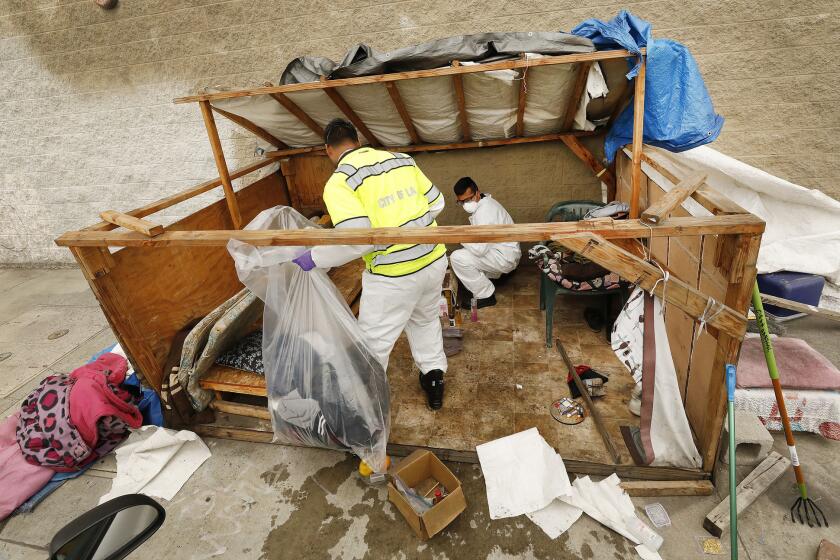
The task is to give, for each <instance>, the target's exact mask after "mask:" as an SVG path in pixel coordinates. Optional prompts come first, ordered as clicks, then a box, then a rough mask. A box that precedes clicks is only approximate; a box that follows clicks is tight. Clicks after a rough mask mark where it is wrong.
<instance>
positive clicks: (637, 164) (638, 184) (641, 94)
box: [630, 55, 647, 218]
mask: <svg viewBox="0 0 840 560" xmlns="http://www.w3.org/2000/svg"><path fill="white" fill-rule="evenodd" d="M640 58H641V60H640V61H639V74H638V75H637V76H636V83H635V88H634V93H633V152H632V162H633V167H632V169H631V170H630V217H631V218H638V217H639V213H640V208H639V196H640V194H641V192H642V143H643V142H644V129H645V72H646V67H647V60H646V57H645V56H644V55H642V56H641V57H640Z"/></svg>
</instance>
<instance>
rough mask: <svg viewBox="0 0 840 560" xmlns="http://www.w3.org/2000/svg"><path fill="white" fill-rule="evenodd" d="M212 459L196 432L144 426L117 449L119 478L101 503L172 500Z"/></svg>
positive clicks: (100, 500)
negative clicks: (132, 497) (131, 498)
mask: <svg viewBox="0 0 840 560" xmlns="http://www.w3.org/2000/svg"><path fill="white" fill-rule="evenodd" d="M209 457H210V450H209V449H208V448H207V446H206V445H205V444H204V442H203V441H201V438H200V437H198V435H196V434H195V433H193V432H190V431H188V430H181V431H178V432H176V431H174V430H167V429H166V428H161V427H159V426H143V427H142V428H140V429H139V430H136V431H134V432H132V433H131V435H130V436H129V437H128V439H127V440H126V441H125V443H123V444H122V445H120V446H119V447H118V448H117V450H116V458H117V476H116V478H114V482H113V484H112V485H111V490H110V491H109V492H108V493H107V494H105V495H104V496H102V498H100V499H99V503H100V504H101V503H104V502H106V501H108V500H110V499H112V498H116V497H117V496H122V495H124V494H137V493H140V494H146V495H147V496H153V497H156V498H162V499H164V500H171V499H172V498H174V497H175V494H177V493H178V490H180V489H181V487H182V486H183V485H184V483H185V482H186V481H187V480H188V479H189V478H190V477H191V476H192V475H193V473H194V472H195V471H196V469H198V467H200V466H201V465H202V463H204V461H206V460H207V459H208V458H209Z"/></svg>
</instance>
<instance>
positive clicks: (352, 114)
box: [324, 88, 382, 147]
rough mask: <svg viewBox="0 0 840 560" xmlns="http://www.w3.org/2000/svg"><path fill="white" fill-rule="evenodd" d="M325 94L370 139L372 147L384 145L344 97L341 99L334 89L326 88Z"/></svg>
mask: <svg viewBox="0 0 840 560" xmlns="http://www.w3.org/2000/svg"><path fill="white" fill-rule="evenodd" d="M324 93H326V94H327V96H328V97H329V98H330V99H332V101H333V103H335V105H336V107H338V109H339V110H340V111H341V112H342V113H344V116H345V117H347V119H348V120H349V121H350V122H351V123H353V126H355V127H356V130H358V131H359V132H361V133H362V134H364V136H365V138H367V139H368V142H370V145H371V146H373V147H379V146H381V145H382V142H380V141H379V139H378V138H376V136H374V134H373V133H372V132H371V131H370V129H368V127H367V125H366V124H365V123H364V122H363V121H362V119H360V118H359V115H357V114H356V111H354V110H353V108H352V107H350V105H348V104H347V101H345V100H344V98H343V97H341V94H340V93H338V92H337V91H336V90H335V89H333V88H326V89H325V90H324Z"/></svg>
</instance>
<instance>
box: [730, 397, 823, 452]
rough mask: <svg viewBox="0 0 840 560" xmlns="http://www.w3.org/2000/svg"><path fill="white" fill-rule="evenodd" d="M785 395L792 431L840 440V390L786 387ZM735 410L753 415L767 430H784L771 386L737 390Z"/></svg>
mask: <svg viewBox="0 0 840 560" xmlns="http://www.w3.org/2000/svg"><path fill="white" fill-rule="evenodd" d="M784 394H785V406H786V407H787V412H788V416H789V417H790V424H791V429H793V431H795V432H811V433H814V434H819V435H821V436H823V437H825V438H828V439H833V440H838V441H840V392H837V391H816V390H796V389H787V390H785V391H784ZM735 409H736V410H745V411H748V412H752V413H754V414H756V415H757V416H758V418H759V419H760V420H761V422H762V423H763V424H764V425H765V426H766V427H767V429H768V430H772V431H781V430H782V429H783V428H782V420H781V417H780V416H779V407H778V406H777V405H776V396H775V394H774V393H773V389H760V388H753V389H736V390H735Z"/></svg>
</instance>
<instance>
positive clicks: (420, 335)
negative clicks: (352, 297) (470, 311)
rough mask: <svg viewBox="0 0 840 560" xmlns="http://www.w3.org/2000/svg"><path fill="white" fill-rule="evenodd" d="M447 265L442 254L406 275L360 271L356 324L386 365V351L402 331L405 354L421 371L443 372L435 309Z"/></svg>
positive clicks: (388, 350) (389, 350)
mask: <svg viewBox="0 0 840 560" xmlns="http://www.w3.org/2000/svg"><path fill="white" fill-rule="evenodd" d="M447 265H448V263H447V260H446V257H445V256H444V257H441V258H439V259H438V260H436V261H435V262H433V263H432V264H430V265H429V266H427V267H426V268H424V269H422V270H418V271H417V272H415V273H414V274H409V275H407V276H400V277H397V278H390V277H387V276H380V275H376V274H371V273H370V272H367V271H365V272H364V273H363V274H362V295H361V299H360V303H359V323H358V324H359V329H360V330H361V331H362V334H363V335H364V336H365V340H366V341H367V344H368V348H369V349H370V350H371V352H373V354H374V356H376V358H377V359H378V360H379V361H380V363H382V366H383V367H384V368H385V369H386V370H387V369H388V357H389V356H390V355H391V350H392V349H393V348H394V344H395V343H396V342H397V339H398V338H399V336H400V334H402V332H403V331H405V334H406V336H407V337H408V344H409V346H410V347H411V355H412V357H413V358H414V362H415V363H416V364H417V367H418V368H420V371H421V372H423V373H428V372H429V371H431V370H433V369H439V370H441V371H444V372H445V371H446V367H447V363H446V355H445V354H444V353H443V332H442V329H441V326H440V318H439V316H438V314H439V312H440V306H439V303H440V294H441V291H442V289H443V277H444V275H445V274H446V268H447Z"/></svg>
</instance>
